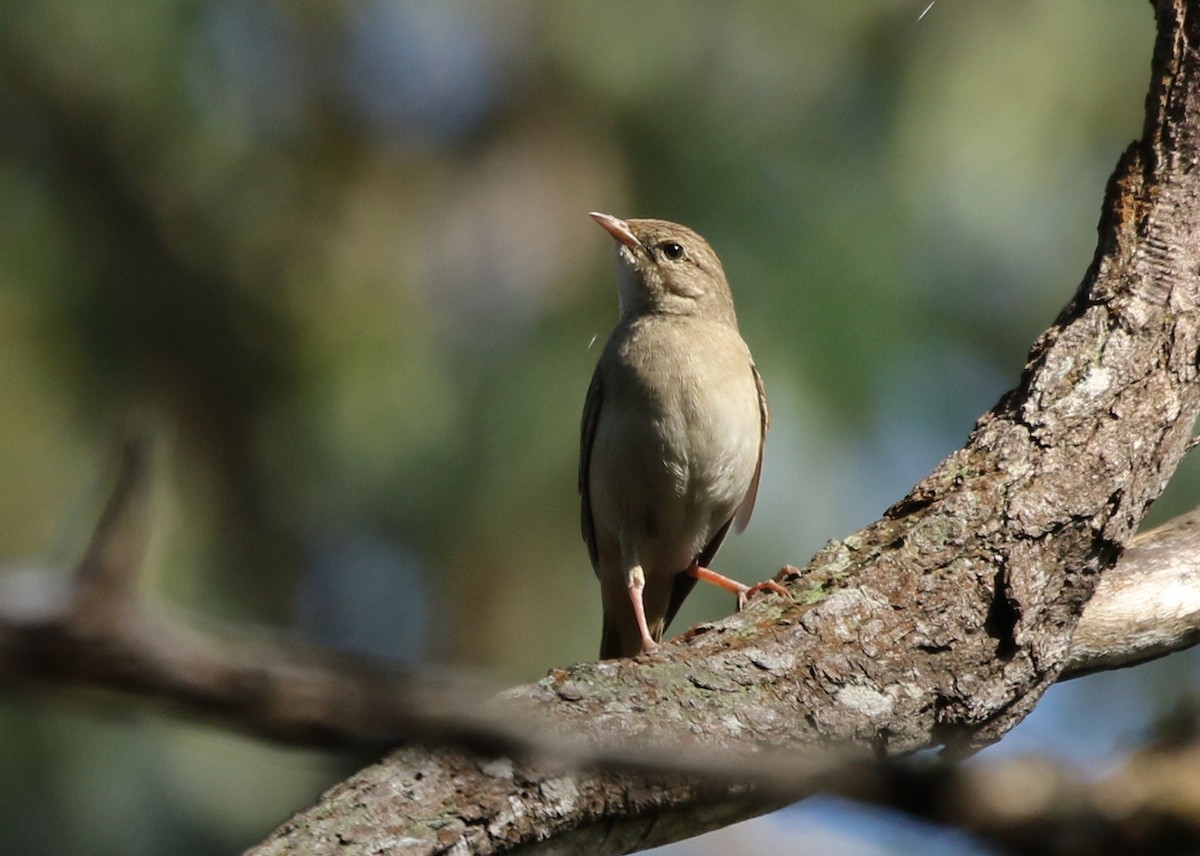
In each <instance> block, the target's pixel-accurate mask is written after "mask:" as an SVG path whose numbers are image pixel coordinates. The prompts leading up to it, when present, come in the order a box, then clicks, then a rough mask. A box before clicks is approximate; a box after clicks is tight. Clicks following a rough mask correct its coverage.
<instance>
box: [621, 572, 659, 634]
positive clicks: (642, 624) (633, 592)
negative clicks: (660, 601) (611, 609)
mask: <svg viewBox="0 0 1200 856" xmlns="http://www.w3.org/2000/svg"><path fill="white" fill-rule="evenodd" d="M625 585H626V588H627V589H628V590H629V603H630V604H631V605H632V606H633V617H634V618H635V619H636V620H637V626H638V633H640V634H641V637H642V653H643V654H648V653H649V652H651V651H653V650H654V649H655V648H657V647H658V643H657V642H655V641H654V637H653V636H651V635H650V626H649V625H648V624H647V623H646V606H645V604H644V603H642V590H643V589H645V588H646V575H645V573H643V572H642V566H641V565H635V566H634V567H633V568H631V569H630V570H629V571H627V572H626V574H625Z"/></svg>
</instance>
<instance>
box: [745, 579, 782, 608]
mask: <svg viewBox="0 0 1200 856" xmlns="http://www.w3.org/2000/svg"><path fill="white" fill-rule="evenodd" d="M760 591H769V592H774V593H775V594H778V595H782V596H783V597H786V598H787V599H788V600H791V599H792V596H791V594H789V593H788V590H787V589H785V588H784V587H783V586H781V585H780V584H779V583H778V582H776V581H775V580H763V581H762V582H761V583H755V584H754V585H752V586H742V588H741V590H740V591H739V592H738V593H737V608H738V612H741V611H742V608H743V607H745V605H746V601H748V600H750V598H752V597H754V596H755V595H756V594H758V593H759V592H760Z"/></svg>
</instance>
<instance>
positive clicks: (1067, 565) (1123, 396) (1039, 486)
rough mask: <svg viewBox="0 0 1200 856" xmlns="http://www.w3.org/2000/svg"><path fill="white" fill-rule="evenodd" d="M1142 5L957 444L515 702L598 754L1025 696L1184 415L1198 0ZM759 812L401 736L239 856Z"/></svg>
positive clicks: (1162, 467) (654, 827) (620, 840)
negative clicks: (845, 532) (1092, 197)
mask: <svg viewBox="0 0 1200 856" xmlns="http://www.w3.org/2000/svg"><path fill="white" fill-rule="evenodd" d="M1156 9H1157V12H1158V22H1159V36H1158V41H1157V44H1156V50H1155V58H1154V70H1153V76H1152V81H1151V91H1150V94H1149V97H1148V98H1147V111H1146V114H1147V115H1146V123H1145V129H1144V133H1143V137H1142V140H1141V141H1140V142H1138V143H1135V144H1134V145H1132V146H1131V147H1130V148H1129V150H1128V151H1127V152H1126V153H1125V155H1124V156H1123V157H1122V159H1121V161H1120V163H1119V165H1118V167H1117V171H1116V173H1115V175H1114V176H1113V179H1112V181H1111V183H1110V185H1109V189H1108V193H1107V197H1106V201H1105V207H1104V211H1103V214H1102V217H1101V222H1100V227H1099V245H1098V248H1097V251H1096V255H1095V258H1094V260H1093V263H1092V266H1091V268H1090V269H1089V271H1088V274H1087V276H1086V277H1085V279H1084V282H1083V284H1082V285H1081V287H1080V289H1079V291H1078V292H1077V294H1076V296H1075V298H1074V299H1073V300H1072V301H1071V303H1070V304H1069V305H1068V306H1067V307H1066V308H1065V309H1064V310H1063V312H1062V314H1061V315H1060V316H1059V318H1058V319H1057V321H1056V322H1055V324H1054V326H1053V327H1051V328H1050V329H1049V330H1047V331H1046V333H1044V334H1043V335H1042V336H1041V338H1040V339H1039V340H1038V342H1037V343H1036V344H1035V346H1034V348H1033V351H1032V352H1031V354H1030V358H1029V362H1028V364H1027V366H1026V368H1025V371H1024V373H1023V375H1022V378H1021V382H1020V384H1019V385H1018V386H1017V388H1016V389H1015V390H1014V391H1013V392H1011V393H1010V394H1008V395H1007V396H1005V398H1004V399H1003V400H1002V401H1001V402H1000V403H999V404H998V405H997V406H996V407H995V408H994V409H993V410H992V411H991V412H990V413H988V414H985V415H984V416H983V417H982V418H981V419H980V420H979V423H978V424H977V426H976V429H975V431H974V432H973V433H972V435H971V437H970V439H969V441H968V444H967V446H966V447H965V448H964V449H962V450H961V451H959V452H957V453H955V454H954V455H952V456H950V458H948V459H947V460H946V461H945V462H943V463H942V464H941V465H940V466H939V467H938V468H937V469H936V470H935V471H934V472H933V473H932V474H931V475H930V476H928V477H927V478H926V479H924V480H923V481H922V482H921V483H920V484H918V485H917V486H916V488H914V489H913V491H912V492H911V493H910V494H909V496H908V497H906V498H905V499H904V500H903V501H901V502H900V503H898V504H897V505H896V506H894V507H893V508H891V509H890V510H889V511H888V513H887V514H886V515H885V516H884V518H882V519H881V520H879V521H878V522H876V523H875V524H872V525H871V526H869V527H867V528H866V529H864V530H862V531H861V532H859V533H857V534H855V535H854V536H852V537H850V538H847V539H846V540H844V541H842V542H836V543H833V544H831V545H830V546H829V547H827V548H826V549H825V550H823V551H822V552H821V553H820V554H819V555H818V556H817V557H816V558H815V559H814V560H813V562H812V563H810V564H809V566H808V567H807V568H806V569H805V571H804V574H803V576H802V578H801V579H800V580H799V581H798V582H796V583H794V584H793V585H792V591H793V592H794V594H795V595H796V596H797V603H795V604H792V605H786V604H782V603H779V602H778V599H776V602H771V601H766V600H764V601H760V602H758V603H756V604H754V605H752V606H751V608H749V609H748V610H747V611H746V612H745V613H743V614H741V615H740V616H738V617H736V618H735V619H733V620H730V621H726V622H723V623H721V624H718V625H715V626H713V627H711V628H709V629H708V630H707V632H702V633H693V634H691V635H690V637H689V638H688V639H686V640H685V641H684V642H683V643H682V644H678V645H672V646H668V647H667V648H666V649H665V650H663V651H662V652H661V654H660V655H659V656H655V657H644V658H639V659H638V660H635V661H617V662H605V663H597V664H590V665H585V666H577V667H574V668H572V669H570V670H565V671H562V672H556V673H554V674H552V675H551V676H550V677H549V678H547V679H545V680H543V681H541V682H539V683H538V684H536V685H534V686H531V687H526V688H522V689H519V690H517V691H514V693H513V698H514V700H516V701H519V702H521V703H523V704H525V705H527V706H528V708H529V709H530V711H532V712H533V713H535V714H536V715H537V716H539V717H541V718H542V719H543V720H544V721H546V722H551V723H554V725H555V726H556V727H557V728H559V729H561V730H563V731H564V732H568V733H575V734H578V735H581V736H583V737H586V738H587V739H590V740H592V741H594V742H596V743H597V744H600V745H604V744H605V743H608V742H611V741H614V740H615V741H624V740H629V739H631V738H633V737H635V736H636V737H638V738H641V739H645V740H653V741H659V740H661V741H664V742H665V741H671V742H673V743H674V744H676V745H681V744H682V745H686V744H689V743H690V744H699V745H703V746H705V747H711V748H714V749H721V748H724V749H733V748H735V747H736V749H737V750H739V751H742V752H745V753H752V752H755V751H756V750H757V749H759V748H760V747H763V746H771V747H772V751H773V752H777V751H780V750H784V749H786V750H803V749H805V748H808V747H812V746H815V745H822V744H823V745H848V746H859V747H869V748H871V749H872V750H873V751H875V752H877V753H880V754H883V755H892V754H897V753H903V752H907V751H911V750H914V749H918V748H922V747H927V746H932V745H937V744H949V745H952V746H962V747H973V746H978V745H982V744H984V743H987V742H989V741H991V740H995V739H997V738H998V737H999V736H1000V735H1002V734H1004V733H1005V732H1006V731H1007V730H1008V729H1009V728H1011V727H1012V725H1014V724H1015V723H1016V722H1017V721H1019V720H1020V718H1021V717H1023V716H1024V715H1025V714H1026V713H1027V712H1028V711H1029V710H1030V708H1031V707H1032V706H1033V705H1034V704H1035V703H1036V701H1037V699H1038V698H1039V697H1040V695H1041V693H1042V692H1043V691H1044V689H1045V688H1046V687H1047V686H1048V685H1049V684H1050V683H1052V682H1053V681H1054V680H1056V679H1057V678H1058V676H1059V675H1060V673H1061V672H1062V670H1063V669H1064V667H1065V666H1066V665H1067V663H1068V661H1069V658H1068V651H1069V648H1070V640H1071V636H1072V634H1073V632H1074V629H1075V625H1076V622H1077V620H1078V616H1079V614H1080V613H1081V611H1082V609H1083V605H1084V604H1085V603H1086V602H1087V600H1088V598H1089V597H1090V595H1091V594H1092V591H1093V589H1094V588H1095V585H1096V580H1097V578H1098V576H1099V574H1100V572H1101V571H1103V570H1105V569H1106V568H1108V567H1109V566H1111V565H1112V564H1113V563H1114V562H1115V561H1116V558H1117V557H1118V555H1119V554H1120V552H1121V549H1122V547H1123V546H1124V544H1125V543H1126V542H1127V541H1128V540H1129V538H1130V537H1131V536H1132V534H1133V531H1134V529H1135V528H1136V526H1137V524H1138V522H1139V521H1140V520H1141V518H1142V515H1143V514H1144V512H1145V509H1146V508H1147V506H1148V505H1149V503H1150V502H1152V501H1153V500H1154V498H1156V497H1157V496H1158V495H1159V493H1161V491H1162V489H1163V487H1164V486H1165V484H1166V482H1167V480H1168V479H1169V478H1170V476H1171V474H1172V472H1173V471H1174V469H1175V466H1176V464H1177V463H1178V462H1179V460H1180V458H1181V457H1182V456H1183V454H1184V453H1185V451H1186V450H1187V448H1188V446H1189V442H1190V436H1191V432H1192V428H1193V425H1194V422H1195V418H1196V415H1197V409H1198V407H1200V387H1198V385H1197V382H1196V381H1197V371H1196V354H1197V350H1198V346H1200V313H1198V311H1197V307H1198V306H1200V288H1198V283H1197V271H1198V270H1200V171H1197V170H1195V169H1194V168H1193V165H1194V164H1195V163H1196V162H1197V161H1200V81H1198V79H1197V53H1196V35H1197V34H1196V32H1195V27H1196V26H1197V23H1196V22H1198V21H1200V3H1196V2H1191V3H1187V2H1184V0H1173V2H1167V0H1162V2H1159V3H1158V4H1157V6H1156ZM1189 13H1190V14H1189ZM763 808H764V804H763V802H762V801H761V800H758V801H756V800H755V798H754V795H753V794H752V793H749V794H748V793H747V792H746V791H745V790H739V789H737V788H729V789H726V790H725V791H724V792H723V793H722V794H720V796H719V798H718V799H717V801H715V802H714V794H713V792H712V791H711V789H704V788H702V787H701V786H699V785H698V784H696V783H695V782H692V781H679V780H672V779H662V778H657V777H638V776H634V775H629V774H593V773H563V772H561V771H556V770H554V769H553V768H550V767H547V766H544V765H539V764H537V763H522V764H519V765H518V764H510V763H509V762H505V763H504V764H500V765H498V764H497V762H496V761H495V760H494V759H492V760H490V761H489V759H487V758H484V757H474V756H471V755H470V754H466V753H462V752H449V751H448V750H431V749H421V748H409V749H406V750H403V751H402V752H399V753H397V754H395V755H393V756H391V757H390V758H388V759H386V760H385V761H384V762H382V763H381V764H378V765H375V766H373V767H371V768H368V769H367V770H364V771H362V772H361V773H359V774H358V775H356V776H354V777H352V778H351V779H350V780H348V781H347V782H345V783H343V784H342V785H340V786H339V787H338V788H336V789H334V790H333V791H331V792H330V793H329V794H327V795H326V796H325V797H324V798H323V800H322V801H321V802H320V803H319V804H318V805H317V806H315V807H313V808H312V809H310V810H308V811H307V812H305V813H303V814H301V815H300V816H298V817H297V818H295V819H293V820H292V821H291V822H289V823H288V824H286V825H285V826H283V827H281V828H280V829H279V830H278V831H277V832H276V833H275V835H273V836H272V837H271V839H270V840H269V841H268V842H266V843H265V844H264V845H263V846H262V847H261V848H259V849H258V850H257V851H256V852H259V853H286V852H305V853H322V852H333V851H334V850H336V851H337V852H338V853H342V854H345V853H367V852H381V851H386V850H391V849H399V848H400V847H401V846H403V848H404V849H405V851H406V852H412V853H435V852H438V853H440V852H462V853H466V852H473V853H496V852H512V851H513V850H518V849H520V848H522V847H528V846H531V845H533V844H534V842H543V843H542V844H540V845H538V846H539V849H541V848H545V846H546V844H545V841H546V840H547V839H550V840H552V841H553V842H554V843H555V845H556V847H558V848H560V849H561V850H564V851H565V850H568V849H569V850H572V851H575V852H578V851H579V850H581V849H583V848H584V847H587V848H588V849H591V850H595V851H596V852H604V853H609V852H623V851H624V850H625V849H626V848H627V847H628V846H629V845H630V844H631V842H632V843H633V844H636V845H637V846H648V845H650V844H654V843H662V842H663V841H666V840H670V839H671V838H673V837H676V836H678V835H679V834H681V833H682V832H684V831H686V833H687V834H694V833H695V832H697V831H700V830H701V829H703V828H706V827H707V826H708V825H710V824H712V823H716V822H723V821H726V820H728V819H730V818H731V817H735V816H741V815H745V814H751V813H754V812H755V811H759V810H762V809H763ZM689 814H691V819H688V820H684V818H686V817H687V816H688V815H689ZM693 820H694V821H695V822H694V824H693V823H692V821H693Z"/></svg>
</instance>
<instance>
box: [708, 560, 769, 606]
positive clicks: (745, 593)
mask: <svg viewBox="0 0 1200 856" xmlns="http://www.w3.org/2000/svg"><path fill="white" fill-rule="evenodd" d="M687 572H688V573H689V574H691V575H692V576H693V577H695V578H696V579H698V580H703V581H704V582H706V583H712V584H713V585H715V586H717V587H718V588H723V589H725V591H727V592H729V593H730V594H732V595H733V596H734V597H736V598H737V608H738V610H741V609H742V607H744V606H745V605H746V601H747V600H749V599H750V597H752V596H753V595H756V594H758V593H759V592H760V591H772V592H775V594H780V595H783V596H784V597H786V598H788V599H789V600H790V599H791V595H790V594H788V590H787V589H785V588H784V587H783V586H781V585H780V584H779V583H778V581H777V580H764V581H763V582H761V583H757V584H755V585H752V586H748V585H745V584H743V583H739V582H738V581H737V580H731V579H730V578H729V577H727V576H725V575H724V574H718V573H717V572H716V571H714V570H710V569H709V568H705V567H703V566H702V565H699V564H697V563H696V562H692V564H691V566H690V567H688V569H687ZM780 573H782V571H781V572H780Z"/></svg>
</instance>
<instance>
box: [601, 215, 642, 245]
mask: <svg viewBox="0 0 1200 856" xmlns="http://www.w3.org/2000/svg"><path fill="white" fill-rule="evenodd" d="M589 216H590V217H591V218H592V219H593V220H595V221H596V222H597V223H599V224H600V225H601V226H603V227H604V230H605V231H606V232H608V234H610V235H612V236H613V237H614V238H616V239H617V240H618V241H620V242H621V243H622V244H624V245H625V246H627V247H629V249H631V250H637V249H639V248H640V247H641V246H642V242H641V241H639V240H638V239H637V238H635V237H634V235H633V232H631V231H630V230H629V224H628V223H626V222H625V221H624V220H621V219H619V218H617V217H614V216H613V215H611V214H601V213H600V212H599V211H593V212H592V213H591V214H590V215H589Z"/></svg>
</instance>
